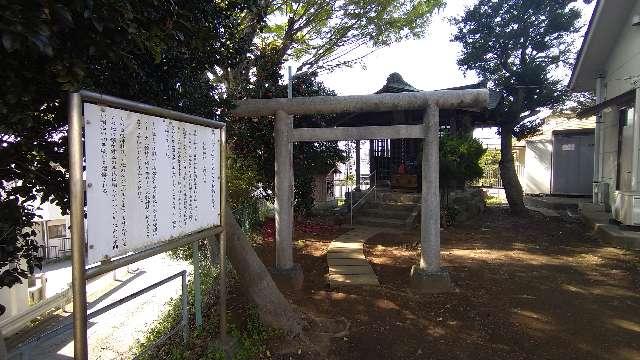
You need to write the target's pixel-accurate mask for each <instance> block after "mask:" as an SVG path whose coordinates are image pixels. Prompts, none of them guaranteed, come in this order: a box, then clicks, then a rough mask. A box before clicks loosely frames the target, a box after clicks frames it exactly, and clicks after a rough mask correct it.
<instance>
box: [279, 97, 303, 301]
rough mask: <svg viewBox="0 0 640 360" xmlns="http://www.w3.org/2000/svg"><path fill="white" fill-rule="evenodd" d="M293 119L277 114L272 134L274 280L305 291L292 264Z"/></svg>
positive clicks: (297, 270)
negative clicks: (291, 137) (273, 150)
mask: <svg viewBox="0 0 640 360" xmlns="http://www.w3.org/2000/svg"><path fill="white" fill-rule="evenodd" d="M292 129H293V118H292V117H291V116H290V115H289V114H287V113H286V112H284V111H281V110H279V111H277V112H276V119H275V126H274V131H273V137H274V145H275V193H276V194H275V195H276V201H275V222H276V264H275V267H274V268H273V269H272V275H273V279H274V280H275V281H276V283H277V284H278V285H280V286H281V287H285V288H294V289H299V288H301V287H302V283H303V281H304V275H303V273H302V267H301V266H300V265H299V264H295V263H294V262H293V218H294V216H293V202H294V194H293V143H292V142H291V141H290V133H291V130H292Z"/></svg>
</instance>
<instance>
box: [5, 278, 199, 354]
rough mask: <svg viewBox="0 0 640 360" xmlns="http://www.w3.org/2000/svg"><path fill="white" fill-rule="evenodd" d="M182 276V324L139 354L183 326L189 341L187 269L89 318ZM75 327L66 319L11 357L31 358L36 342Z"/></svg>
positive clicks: (32, 339) (13, 352)
mask: <svg viewBox="0 0 640 360" xmlns="http://www.w3.org/2000/svg"><path fill="white" fill-rule="evenodd" d="M179 277H181V278H182V299H181V300H182V306H181V307H182V320H181V321H180V324H178V326H176V327H175V328H174V329H172V330H170V331H169V332H168V333H167V334H165V335H164V336H162V337H161V338H160V339H158V341H156V342H155V343H153V344H151V345H150V346H149V347H148V348H147V349H145V351H143V352H142V353H141V354H139V355H138V356H140V355H142V354H144V353H146V352H147V351H149V349H151V348H153V347H155V346H157V345H158V344H159V343H161V342H162V341H164V340H165V339H167V338H168V337H169V336H170V335H172V334H173V333H175V331H176V330H177V329H179V328H182V340H183V341H184V342H186V341H187V339H188V336H189V312H188V308H187V306H188V297H187V291H188V290H187V271H186V270H182V271H180V272H178V273H175V274H173V275H171V276H169V277H166V278H164V279H162V280H160V281H158V282H156V283H153V284H151V285H149V286H147V287H145V288H144V289H141V290H138V291H136V292H134V293H133V294H130V295H127V296H125V297H123V298H122V299H119V300H116V301H114V302H112V303H111V304H109V305H107V306H104V307H101V308H100V309H98V310H95V311H92V312H90V313H88V314H87V320H91V319H93V318H95V317H97V316H100V315H102V314H104V313H106V312H107V311H110V310H113V309H114V308H116V307H118V306H120V305H122V304H125V303H127V302H129V301H131V300H133V299H135V298H137V297H138V296H140V295H143V294H145V293H148V292H149V291H151V290H154V289H157V288H159V287H160V286H162V285H164V284H167V283H168V282H170V281H172V280H174V279H177V278H179ZM72 327H73V319H67V321H65V323H64V324H62V325H61V326H59V327H57V328H55V329H53V330H51V331H48V332H45V333H44V334H40V335H37V336H35V337H33V338H31V339H29V340H27V341H25V342H24V343H22V344H20V345H19V346H18V347H16V348H15V349H14V350H13V351H11V352H10V353H9V357H8V358H9V359H20V360H29V359H30V356H31V350H32V348H33V346H34V345H35V344H36V343H39V342H41V341H45V340H50V339H51V338H53V337H55V336H57V335H59V334H61V333H64V332H65V331H69V330H71V328H72Z"/></svg>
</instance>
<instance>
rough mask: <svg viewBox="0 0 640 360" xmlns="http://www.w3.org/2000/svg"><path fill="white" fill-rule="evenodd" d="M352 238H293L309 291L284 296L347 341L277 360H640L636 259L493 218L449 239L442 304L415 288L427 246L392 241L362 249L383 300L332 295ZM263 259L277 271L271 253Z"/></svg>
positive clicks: (402, 236)
mask: <svg viewBox="0 0 640 360" xmlns="http://www.w3.org/2000/svg"><path fill="white" fill-rule="evenodd" d="M346 230H348V229H347V228H339V229H331V228H330V227H327V229H324V230H322V229H321V230H320V231H317V233H315V234H314V233H313V232H311V233H309V232H305V233H298V234H297V235H296V238H297V241H296V248H297V251H296V252H295V253H296V262H298V263H300V264H301V265H302V266H303V269H304V274H305V285H304V288H303V289H302V290H300V291H297V292H294V291H288V292H287V293H286V295H287V297H288V298H289V299H290V300H291V301H292V302H293V303H294V304H296V305H297V306H298V307H300V308H301V309H303V310H305V311H306V312H307V313H309V314H312V316H316V317H318V318H328V319H341V318H343V319H346V321H347V322H348V323H349V328H348V332H346V333H344V334H341V335H340V336H339V337H334V338H332V339H331V340H330V344H325V345H328V346H318V349H317V350H316V351H312V352H309V351H308V350H307V349H308V347H306V348H303V349H302V350H301V351H300V353H299V354H298V353H295V352H294V353H292V354H287V355H281V356H275V357H282V358H286V359H289V358H291V359H298V358H300V359H303V358H304V359H316V358H318V359H325V358H326V359H640V291H639V290H640V253H639V252H634V251H627V250H622V249H618V248H614V247H610V246H608V245H605V244H602V243H600V242H598V241H597V240H595V239H594V238H592V237H591V236H589V234H588V233H587V232H586V231H585V226H584V225H583V224H582V223H580V222H578V221H576V220H573V219H569V218H548V217H545V216H543V215H540V214H538V213H531V214H530V215H529V216H528V217H526V218H516V217H513V216H511V215H509V213H508V211H507V210H506V209H504V208H489V209H488V210H487V211H486V213H485V214H484V215H483V216H482V217H481V218H479V219H477V220H474V221H471V222H469V223H466V224H458V225H455V226H454V227H450V228H447V229H445V230H444V231H443V235H442V254H443V266H444V267H446V269H448V271H449V272H450V274H451V278H452V280H453V282H454V284H455V286H456V291H455V292H452V293H447V294H437V295H424V294H417V293H413V292H412V291H411V289H410V288H409V287H408V279H409V271H410V268H411V266H412V265H413V264H416V263H417V262H418V254H419V248H418V247H417V246H416V245H415V244H416V242H417V241H418V239H419V235H418V234H417V233H416V232H402V231H393V230H385V231H383V232H382V233H380V234H378V235H375V236H373V237H372V238H370V239H368V241H367V243H366V246H365V255H366V257H367V259H368V260H369V261H370V263H371V264H372V266H373V268H374V271H375V273H376V274H377V276H378V278H379V280H380V284H381V286H380V287H379V288H355V287H354V288H348V289H343V290H332V289H329V287H328V286H327V284H326V279H325V276H326V274H327V271H328V269H327V262H326V250H327V247H328V245H329V243H330V241H331V239H333V238H335V237H336V236H337V235H338V234H340V233H343V232H344V231H346ZM257 250H258V253H259V254H260V256H261V257H262V258H263V260H264V261H265V263H267V264H272V262H273V254H274V249H273V242H272V241H265V242H264V243H263V244H262V245H260V246H259V247H258V249H257ZM312 341H313V339H312ZM282 345H283V344H282V343H278V342H275V343H273V344H271V345H270V346H271V347H272V348H271V349H270V351H269V354H272V355H275V354H278V353H279V352H280V353H281V351H280V350H279V349H281V348H282Z"/></svg>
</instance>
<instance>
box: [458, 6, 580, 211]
mask: <svg viewBox="0 0 640 360" xmlns="http://www.w3.org/2000/svg"><path fill="white" fill-rule="evenodd" d="M575 2H576V0H535V1H521V0H478V2H477V3H475V4H474V5H473V6H471V7H469V8H467V9H466V10H465V12H464V14H463V15H462V16H460V17H457V18H453V19H451V22H452V24H453V25H455V26H456V27H457V31H456V33H455V34H454V36H453V40H454V41H457V42H459V43H460V44H461V45H462V52H461V55H460V57H459V58H458V66H459V67H460V68H462V69H463V70H465V71H475V72H476V73H477V74H478V76H480V77H481V78H483V79H485V80H487V81H489V84H490V86H492V87H493V88H494V89H496V90H497V91H499V92H500V93H501V95H502V98H501V101H500V102H499V104H498V105H497V106H496V108H495V109H494V110H493V111H491V114H490V116H491V117H492V118H494V119H495V120H496V122H497V124H498V126H499V133H500V136H501V137H502V140H501V147H500V148H501V151H502V154H503V155H504V156H503V158H502V162H501V163H500V177H501V178H502V184H503V186H504V189H505V194H506V196H507V199H508V200H509V206H510V207H511V209H512V210H513V211H515V212H517V213H525V210H526V208H525V205H524V200H523V193H522V186H521V185H520V182H519V180H518V177H517V174H516V170H515V166H514V163H513V161H512V159H511V158H510V157H509V158H508V157H507V156H508V155H509V154H510V153H511V150H512V137H516V138H518V139H521V138H525V137H528V136H531V135H534V134H536V133H537V132H538V129H539V128H540V126H541V125H542V121H539V120H536V118H535V116H536V115H537V114H538V113H539V112H540V109H542V108H557V107H559V106H562V105H563V104H565V102H566V101H567V99H568V98H569V96H568V95H569V91H568V89H567V87H566V86H565V79H563V78H562V77H561V76H560V75H559V74H562V73H563V70H565V71H564V72H566V70H567V67H568V65H569V64H570V63H571V62H572V61H573V58H574V54H573V49H572V45H573V41H574V40H575V38H576V34H577V33H578V31H579V27H578V24H577V23H578V20H579V19H580V10H579V9H578V8H577V7H575V6H574V3H575Z"/></svg>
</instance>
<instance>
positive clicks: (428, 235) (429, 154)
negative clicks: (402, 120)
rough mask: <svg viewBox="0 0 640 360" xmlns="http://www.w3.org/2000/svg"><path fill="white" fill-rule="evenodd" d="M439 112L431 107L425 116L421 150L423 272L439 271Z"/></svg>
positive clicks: (434, 107) (421, 266)
mask: <svg viewBox="0 0 640 360" xmlns="http://www.w3.org/2000/svg"><path fill="white" fill-rule="evenodd" d="M438 112H439V110H438V108H437V107H436V106H434V105H430V106H429V107H428V108H427V111H426V112H425V114H424V129H425V135H424V142H423V149H422V212H421V218H420V229H421V230H420V243H421V244H422V251H421V253H420V269H421V270H426V271H427V272H438V271H440V174H439V169H440V153H439V145H440V139H439V138H438V130H439V129H438V128H439V118H440V117H439V114H438Z"/></svg>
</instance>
